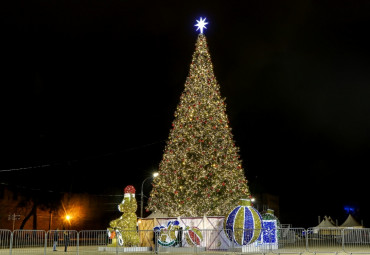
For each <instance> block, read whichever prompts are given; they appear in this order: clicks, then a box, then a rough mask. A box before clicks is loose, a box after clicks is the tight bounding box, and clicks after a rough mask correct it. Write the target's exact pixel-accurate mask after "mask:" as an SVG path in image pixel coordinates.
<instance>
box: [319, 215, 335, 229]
mask: <svg viewBox="0 0 370 255" xmlns="http://www.w3.org/2000/svg"><path fill="white" fill-rule="evenodd" d="M335 227H336V226H335V225H334V224H333V223H332V220H331V218H330V216H329V217H326V216H324V219H323V220H322V221H321V222H320V224H319V225H317V226H316V228H335Z"/></svg>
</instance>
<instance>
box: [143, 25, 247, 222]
mask: <svg viewBox="0 0 370 255" xmlns="http://www.w3.org/2000/svg"><path fill="white" fill-rule="evenodd" d="M204 21H205V19H204V20H202V19H201V20H200V21H198V24H197V26H198V28H199V29H200V30H201V33H200V34H199V36H198V39H197V42H196V48H195V52H194V54H193V58H192V62H191V65H190V71H189V75H188V77H187V79H186V82H185V89H184V91H183V93H182V95H181V97H180V103H179V104H178V106H177V110H176V112H175V120H174V121H173V123H172V129H171V130H170V134H169V138H168V141H167V144H166V147H165V151H164V154H163V158H162V161H161V162H160V165H159V169H158V170H159V176H158V177H157V178H155V179H154V180H153V189H152V191H151V194H150V198H149V204H148V210H150V211H160V212H162V213H166V214H168V215H169V216H203V215H209V216H218V215H225V214H227V213H229V212H230V210H231V209H232V208H234V207H235V206H236V205H237V204H238V201H239V199H240V198H247V197H249V196H250V193H249V189H248V186H247V180H246V178H245V176H244V170H243V168H242V162H241V160H240V157H239V149H238V148H237V147H236V146H235V143H234V141H233V136H232V133H231V128H230V127H229V121H228V118H227V115H226V105H225V102H224V101H225V100H224V98H222V97H221V95H220V87H219V85H218V83H217V81H216V78H215V75H214V72H213V66H212V62H211V57H210V55H209V52H208V46H207V41H206V37H205V36H204V34H203V28H204V25H205V24H207V23H204Z"/></svg>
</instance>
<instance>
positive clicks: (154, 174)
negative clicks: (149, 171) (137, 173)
mask: <svg viewBox="0 0 370 255" xmlns="http://www.w3.org/2000/svg"><path fill="white" fill-rule="evenodd" d="M157 176H158V173H157V172H155V173H153V175H152V176H149V177H147V178H145V179H144V181H143V183H142V184H141V193H140V196H141V203H140V218H143V207H144V194H143V188H144V182H145V181H146V180H148V179H151V178H155V177H157Z"/></svg>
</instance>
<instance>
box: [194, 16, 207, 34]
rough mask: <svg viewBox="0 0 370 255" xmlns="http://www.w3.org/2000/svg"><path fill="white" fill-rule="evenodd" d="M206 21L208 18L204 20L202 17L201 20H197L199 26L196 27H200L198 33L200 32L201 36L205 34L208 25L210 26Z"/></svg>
mask: <svg viewBox="0 0 370 255" xmlns="http://www.w3.org/2000/svg"><path fill="white" fill-rule="evenodd" d="M205 21H206V18H204V19H202V17H200V19H199V20H197V24H196V25H194V26H195V27H198V28H197V30H196V31H198V30H200V33H201V34H203V29H207V28H206V25H207V24H208V22H205Z"/></svg>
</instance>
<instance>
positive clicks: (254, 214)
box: [224, 199, 263, 245]
mask: <svg viewBox="0 0 370 255" xmlns="http://www.w3.org/2000/svg"><path fill="white" fill-rule="evenodd" d="M262 228H263V223H262V217H261V215H260V213H259V212H258V211H257V210H256V209H255V208H254V207H252V206H251V202H250V200H249V199H241V200H240V203H239V206H237V207H235V208H234V209H233V210H231V212H230V213H229V214H228V215H227V216H226V217H225V222H224V230H225V233H226V236H227V237H228V238H229V240H230V241H232V242H235V243H236V244H238V245H248V244H251V243H253V242H255V241H256V240H257V239H258V238H259V236H260V235H261V232H262Z"/></svg>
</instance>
